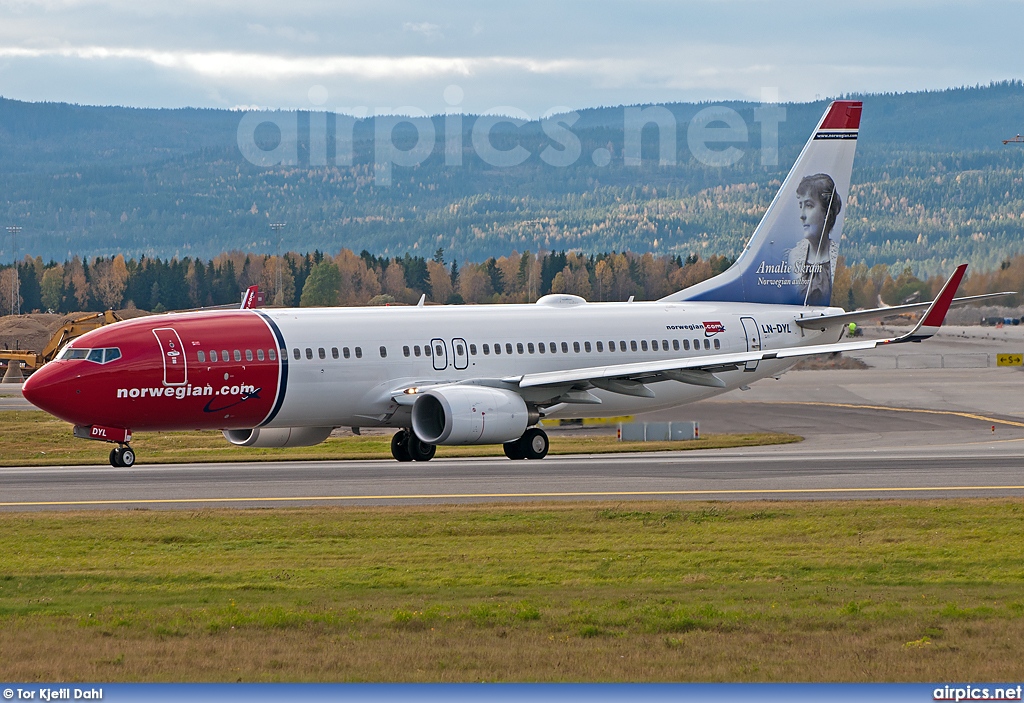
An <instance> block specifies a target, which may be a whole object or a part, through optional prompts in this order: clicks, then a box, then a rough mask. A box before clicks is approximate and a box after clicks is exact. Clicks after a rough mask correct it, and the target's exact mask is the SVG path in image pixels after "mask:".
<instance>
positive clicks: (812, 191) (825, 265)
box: [789, 173, 843, 305]
mask: <svg viewBox="0 0 1024 703" xmlns="http://www.w3.org/2000/svg"><path fill="white" fill-rule="evenodd" d="M796 197H797V202H798V204H799V206H800V224H801V227H802V231H803V239H801V240H800V241H799V242H798V243H797V245H796V246H794V247H793V248H792V249H791V250H790V251H789V265H790V269H791V271H792V275H793V279H794V281H795V284H796V285H797V286H799V289H800V290H801V292H802V293H803V296H804V305H829V304H830V303H831V301H832V277H833V276H834V274H835V270H836V258H837V257H838V252H839V245H838V243H837V242H834V241H832V240H831V239H829V234H830V233H831V232H832V228H833V227H834V226H835V224H836V217H838V215H839V211H840V210H841V209H842V206H843V204H842V202H841V200H840V198H839V193H837V192H836V185H835V182H834V181H833V180H832V177H831V176H829V175H828V174H825V173H816V174H814V175H813V176H805V177H804V178H803V180H801V181H800V185H799V186H797V189H796Z"/></svg>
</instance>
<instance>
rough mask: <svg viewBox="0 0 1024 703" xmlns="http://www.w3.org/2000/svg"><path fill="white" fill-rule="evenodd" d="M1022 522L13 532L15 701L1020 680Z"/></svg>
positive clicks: (983, 516)
mask: <svg viewBox="0 0 1024 703" xmlns="http://www.w3.org/2000/svg"><path fill="white" fill-rule="evenodd" d="M1021 554H1024V502H1022V501H1021V500H1013V499H1005V500H966V501H959V502H955V503H954V502H939V501H919V502H895V501H879V502H849V503H834V502H801V503H797V502H787V503H772V502H759V503H728V504H723V503H677V502H657V503H653V502H651V503H634V502H629V503H619V504H613V503H601V504H574V505H528V506H521V505H516V506H438V507H419V508H411V507H410V508H376V509H369V508H318V509H296V510H273V511H269V510H249V511H198V512H188V511H168V512H150V511H136V510H132V511H123V512H78V513H6V514H0V555H2V559H0V632H2V633H3V635H2V636H0V678H3V679H7V680H26V681H27V680H58V679H59V680H111V681H115V680H214V681H234V680H238V679H241V680H246V681H249V680H265V681H273V680H345V681H367V680H381V681H402V680H415V681H475V680H538V681H541V680H542V681H567V680H634V681H648V680H756V681H798V680H819V681H820V680H832V681H871V680H886V681H888V680H893V681H906V680H923V681H927V680H950V679H958V680H960V679H962V680H1013V679H1020V678H1024V662H1022V658H1021V657H1020V642H1021V639H1022V636H1024V561H1022V560H1021V557H1020V555H1021Z"/></svg>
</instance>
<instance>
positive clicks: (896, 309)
mask: <svg viewBox="0 0 1024 703" xmlns="http://www.w3.org/2000/svg"><path fill="white" fill-rule="evenodd" d="M1008 295H1017V292H1016V291H1004V292H1002V293H986V294H984V295H968V296H966V297H963V298H953V300H952V301H950V304H949V307H951V308H959V307H963V306H964V305H970V304H972V303H980V302H982V301H984V300H993V299H995V298H1005V297H1006V296H1008ZM929 305H931V303H911V304H910V305H891V306H889V307H884V308H872V309H871V310H855V311H854V312H844V313H840V314H838V315H820V316H818V317H804V318H800V319H799V320H797V321H796V324H798V325H800V326H801V327H803V328H805V329H821V330H824V329H826V328H828V327H835V326H837V325H846V324H849V323H851V322H861V321H863V320H877V319H879V318H883V317H895V316H897V315H902V314H903V313H905V312H917V311H919V310H926V309H927V308H928V306H929Z"/></svg>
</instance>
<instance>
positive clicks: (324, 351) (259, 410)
mask: <svg viewBox="0 0 1024 703" xmlns="http://www.w3.org/2000/svg"><path fill="white" fill-rule="evenodd" d="M860 114H861V103H860V102H854V101H836V102H834V103H832V104H831V105H830V106H829V108H828V110H827V111H826V113H825V114H824V116H823V117H822V119H821V121H820V122H819V123H818V126H817V127H816V128H815V130H814V133H813V134H812V135H811V138H810V140H809V141H808V142H807V144H806V145H805V146H804V149H803V151H802V152H801V153H800V156H799V158H798V159H797V161H796V164H795V165H794V167H793V170H792V171H791V172H790V173H789V175H788V176H787V178H786V180H785V182H784V183H783V184H782V187H781V188H780V189H779V192H778V194H777V195H776V196H775V199H774V200H773V201H772V203H771V205H770V206H769V208H768V211H767V212H766V213H765V215H764V218H763V219H762V220H761V223H760V224H759V225H758V227H757V229H756V230H755V231H754V234H753V236H752V237H751V239H750V241H749V242H748V243H747V245H746V247H745V248H744V250H743V252H742V253H741V254H740V256H739V258H738V259H737V260H736V263H735V264H734V265H733V266H732V267H731V268H730V269H729V270H727V271H725V272H724V273H722V274H721V275H719V276H716V277H714V278H712V279H709V280H707V281H704V282H703V283H700V284H698V285H695V286H693V287H691V288H688V289H686V290H683V291H680V292H678V293H675V294H673V295H670V296H668V297H666V298H663V299H661V300H657V301H654V302H629V303H588V302H586V301H585V300H583V299H582V298H579V297H577V296H572V295H547V296H544V297H543V298H541V299H540V300H538V301H537V303H535V304H531V305H459V306H431V307H426V306H424V305H423V304H422V302H423V301H422V300H421V301H420V305H418V306H415V307H385V308H380V307H373V308H319V309H252V308H250V307H244V308H243V309H239V310H230V311H199V312H189V313H179V314H170V315H161V316H154V317H146V318H139V319H135V320H130V321H126V322H120V323H118V324H116V325H110V326H107V327H103V328H100V329H98V330H95V331H93V332H90V333H88V334H86V335H83V336H82V337H79V338H78V339H76V340H74V341H73V342H72V343H70V344H69V345H68V346H67V347H65V348H64V350H63V351H62V352H61V353H60V355H59V356H58V358H57V359H56V360H55V361H53V362H51V363H49V364H47V365H46V366H44V367H43V368H42V369H40V370H39V371H37V372H36V373H35V374H33V375H32V376H31V377H30V378H29V380H28V381H27V382H26V383H25V385H24V395H25V397H26V398H28V400H29V401H31V402H32V403H33V404H35V405H36V406H38V407H40V408H42V409H43V410H46V411H47V412H49V413H52V414H53V415H56V416H57V417H59V418H61V419H63V420H65V421H67V422H70V423H72V424H73V425H75V429H74V432H75V435H76V436H78V437H82V438H86V439H94V440H101V441H106V442H111V443H114V444H117V445H118V446H117V447H116V448H114V449H112V451H111V453H110V463H111V464H112V465H114V466H131V465H132V464H133V463H134V462H135V452H134V450H133V449H132V448H131V444H130V442H131V438H132V433H133V432H136V431H162V430H163V431H169V430H186V429H219V430H222V431H223V432H224V436H225V437H226V438H227V440H228V441H229V442H231V443H232V444H236V445H239V446H255V447H294V446H309V445H313V444H318V443H320V442H322V441H324V440H325V439H326V438H327V437H328V435H329V434H330V433H331V431H332V430H333V429H334V428H336V427H342V426H351V427H357V428H358V427H394V428H399V430H398V432H397V433H395V435H394V438H393V441H392V444H391V449H392V453H393V455H394V457H395V458H396V459H397V460H399V461H411V460H416V461H428V460H429V459H430V458H432V457H433V455H434V451H435V447H436V446H437V445H452V444H503V445H504V447H505V454H506V455H507V456H508V457H509V458H511V459H523V458H526V459H540V458H542V457H544V456H545V454H547V450H548V439H547V436H546V435H545V433H544V431H543V430H541V429H540V428H538V427H537V426H536V425H537V423H538V421H539V420H540V419H541V418H559V417H577V418H578V417H601V416H605V417H608V416H616V415H622V414H629V413H638V412H646V411H649V410H657V409H661V408H670V407H673V406H676V405H680V404H683V403H690V402H693V401H695V400H700V399H702V398H707V397H710V396H713V395H717V394H720V393H724V392H726V391H728V390H731V389H734V388H739V387H741V386H745V385H747V384H749V383H751V382H753V381H756V380H758V379H761V378H765V377H767V376H776V375H778V374H780V373H782V372H783V371H785V370H786V369H787V368H788V367H789V366H791V365H792V364H793V363H795V362H796V361H797V360H798V359H799V358H800V357H803V356H807V355H810V354H822V353H830V352H843V351H852V350H861V349H871V348H873V347H875V346H877V345H879V344H898V343H904V342H918V341H921V340H922V339H925V338H927V337H930V336H931V335H932V334H934V333H935V331H936V330H937V329H938V328H939V326H940V325H941V324H942V321H943V319H944V317H945V314H946V311H947V310H948V308H949V307H950V305H951V304H953V303H954V302H955V303H956V304H962V303H966V302H969V301H974V300H979V299H983V298H986V297H992V296H973V297H971V298H961V299H957V300H956V301H954V297H953V296H954V294H955V292H956V289H957V287H958V286H959V284H960V281H961V279H962V278H963V274H964V270H965V269H966V265H962V266H959V267H958V268H957V269H956V271H955V272H954V273H953V275H952V276H951V277H950V279H949V280H948V281H947V282H946V284H945V286H944V287H943V289H942V291H941V292H940V293H939V295H938V296H937V297H936V299H935V301H934V302H932V303H930V304H928V303H922V304H917V305H908V306H898V307H892V308H886V309H885V312H886V313H887V314H892V313H893V312H898V311H903V310H921V309H925V308H926V312H925V313H924V315H923V317H922V318H921V321H920V322H919V323H918V324H917V326H916V327H914V328H913V329H912V330H911V331H910V332H908V333H907V334H904V335H902V336H900V337H896V338H891V339H882V340H860V341H849V342H840V341H839V340H840V338H841V337H842V334H843V331H844V330H845V329H846V325H847V324H848V323H850V322H855V321H858V320H863V319H869V318H872V317H877V316H878V311H871V310H869V311H859V312H853V313H847V312H844V311H843V310H841V309H839V308H834V307H830V306H829V301H830V297H831V289H832V276H833V273H834V271H835V265H836V250H837V245H838V242H839V240H840V238H841V235H842V226H843V217H844V214H845V209H844V205H845V204H846V202H847V194H848V193H849V187H850V174H851V171H852V168H853V156H854V150H855V148H856V143H857V142H856V139H857V129H858V127H859V124H860Z"/></svg>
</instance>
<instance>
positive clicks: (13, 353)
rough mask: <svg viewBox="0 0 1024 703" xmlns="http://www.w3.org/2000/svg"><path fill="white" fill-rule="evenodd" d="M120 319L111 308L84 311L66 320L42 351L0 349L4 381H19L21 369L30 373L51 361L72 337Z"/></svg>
mask: <svg viewBox="0 0 1024 703" xmlns="http://www.w3.org/2000/svg"><path fill="white" fill-rule="evenodd" d="M121 319H122V318H121V316H120V315H118V314H117V313H116V312H114V311H113V310H107V311H105V312H91V313H86V314H84V315H79V316H77V317H73V318H71V319H69V320H66V321H65V322H64V324H63V325H61V326H60V329H58V330H57V331H56V332H55V333H54V335H53V336H52V337H50V341H49V342H47V343H46V346H45V347H44V348H43V351H42V352H38V353H37V352H34V351H27V350H21V349H0V361H3V362H6V364H7V373H6V374H4V379H3V380H4V382H6V383H10V382H12V381H14V382H16V381H20V380H21V376H22V371H23V370H24V371H25V372H27V373H32V372H33V371H35V370H36V369H38V368H39V367H40V366H42V365H43V364H45V363H46V362H48V361H52V360H53V358H54V357H55V356H57V352H59V351H60V350H61V349H63V348H64V345H65V344H67V343H68V342H70V341H71V340H72V339H75V338H77V337H81V336H82V335H83V334H85V333H86V332H91V331H92V330H94V329H96V328H98V327H103V326H104V325H112V324H114V323H115V322H120V321H121Z"/></svg>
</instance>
